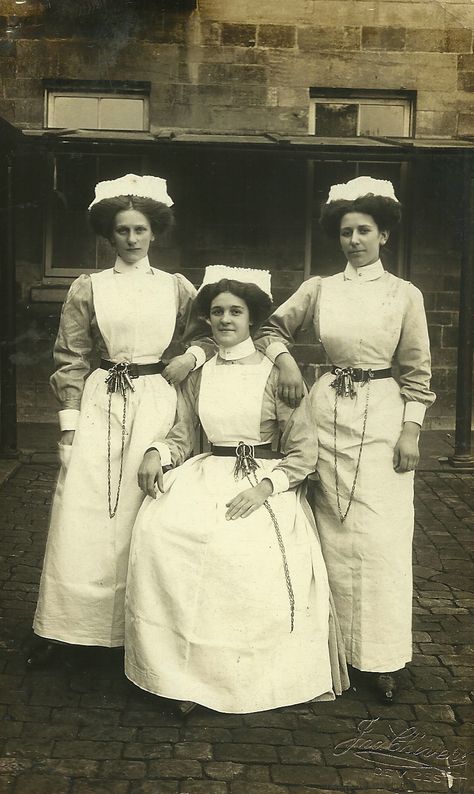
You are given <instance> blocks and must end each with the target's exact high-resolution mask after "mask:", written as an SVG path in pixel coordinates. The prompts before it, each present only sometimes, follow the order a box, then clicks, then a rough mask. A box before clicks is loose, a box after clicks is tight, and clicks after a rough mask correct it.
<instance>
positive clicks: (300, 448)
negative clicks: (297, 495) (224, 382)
mask: <svg viewBox="0 0 474 794" xmlns="http://www.w3.org/2000/svg"><path fill="white" fill-rule="evenodd" d="M273 388H274V401H275V413H276V418H277V421H278V425H279V427H280V430H281V431H282V436H281V441H280V448H281V451H282V452H283V458H282V459H281V460H280V462H279V463H278V465H277V466H276V467H275V468H274V469H273V471H272V473H271V474H270V475H267V474H265V477H266V478H267V479H269V480H270V481H271V482H272V485H273V493H281V492H282V491H287V490H288V489H289V488H295V487H296V486H297V485H299V484H300V483H301V482H303V480H304V479H305V478H306V477H307V476H308V474H311V473H312V472H314V470H315V468H316V462H317V459H318V435H317V429H316V422H315V420H314V415H315V410H314V399H315V398H314V393H315V391H314V387H313V389H312V390H311V392H310V393H309V394H307V395H306V396H305V397H303V399H302V401H301V403H300V404H299V406H298V408H295V409H292V408H289V407H288V406H287V405H286V404H285V403H284V402H283V400H281V399H280V398H279V397H278V393H277V381H276V380H275V382H274V384H273Z"/></svg>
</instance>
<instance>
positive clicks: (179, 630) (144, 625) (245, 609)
mask: <svg viewBox="0 0 474 794" xmlns="http://www.w3.org/2000/svg"><path fill="white" fill-rule="evenodd" d="M271 367H272V365H271V363H270V362H269V361H268V360H267V359H264V360H263V361H262V362H261V364H259V365H236V366H216V364H215V359H213V360H212V361H209V362H208V363H207V364H205V365H204V368H203V373H202V381H201V390H200V395H199V415H200V418H201V421H202V424H203V427H204V430H205V432H206V434H207V436H208V438H209V439H210V441H211V442H212V443H214V444H217V445H224V446H225V445H227V446H231V445H233V446H235V445H236V444H237V443H238V442H239V441H246V442H247V443H251V444H258V443H262V442H261V440H260V416H261V409H262V399H263V393H264V389H265V384H266V381H267V378H268V375H269V371H270V369H271ZM255 454H256V457H257V458H258V451H257V450H256V452H255ZM234 463H235V458H234V457H214V456H212V455H209V454H204V455H198V456H196V457H194V458H191V459H190V460H188V461H187V462H186V463H184V464H183V465H182V466H180V467H178V468H177V469H175V470H173V471H171V472H169V473H168V474H166V475H165V493H164V494H163V495H159V496H158V498H157V499H156V500H153V499H151V498H146V499H145V501H144V503H143V505H142V507H141V510H140V512H139V514H138V518H137V521H136V524H135V528H134V532H133V541H132V549H131V554H130V566H129V575H128V582H127V606H126V625H127V629H126V645H125V672H126V675H127V676H128V677H129V678H130V679H131V680H132V681H133V682H134V683H135V684H137V685H138V686H140V687H142V688H143V689H145V690H147V691H149V692H153V693H155V694H157V695H161V696H165V697H168V698H175V699H179V700H191V701H194V702H197V703H201V704H203V705H205V706H208V707H210V708H212V709H215V710H217V711H222V712H234V713H245V712H253V711H262V710H266V709H273V708H277V707H279V706H286V705H289V704H294V703H300V702H303V701H306V700H310V699H312V698H316V697H319V696H320V697H321V698H323V699H332V698H333V697H334V695H333V693H332V679H331V668H330V659H329V650H328V620H329V604H328V599H329V593H328V583H327V575H326V570H325V566H324V562H323V559H322V555H321V549H320V546H319V543H318V541H317V538H316V537H315V534H314V531H313V525H312V524H311V523H310V521H309V520H308V519H307V517H306V515H305V513H304V510H303V508H302V506H301V499H302V497H301V493H300V490H299V489H298V490H297V491H294V490H291V491H287V492H286V493H281V494H277V495H275V496H272V497H270V503H271V506H272V508H273V510H274V512H275V515H276V516H277V519H278V523H279V526H280V529H281V533H282V536H283V540H284V544H285V546H286V555H287V560H288V566H289V571H290V577H291V581H292V586H293V589H294V596H295V615H294V630H293V632H291V631H290V626H291V622H290V603H289V594H288V589H287V583H286V580H285V574H284V569H283V559H282V554H281V550H280V548H279V545H278V541H277V537H276V533H275V528H274V525H273V523H272V521H271V519H270V516H269V514H268V512H267V510H266V509H265V507H261V508H259V509H258V510H257V511H256V512H255V513H254V514H252V516H251V517H249V518H247V519H236V520H234V521H226V519H225V512H226V509H227V508H226V503H227V502H228V501H229V500H230V499H232V498H233V497H234V496H235V495H236V494H237V493H238V492H240V491H241V490H244V489H245V488H246V487H250V483H247V482H246V481H245V480H243V481H242V480H239V481H238V482H236V481H235V479H234V475H233V468H234ZM259 463H260V466H261V468H260V469H259V470H258V477H259V479H261V478H263V477H264V475H265V471H270V470H272V469H273V468H274V466H275V465H276V464H277V463H278V461H277V460H260V461H259Z"/></svg>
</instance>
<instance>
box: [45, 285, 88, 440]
mask: <svg viewBox="0 0 474 794" xmlns="http://www.w3.org/2000/svg"><path fill="white" fill-rule="evenodd" d="M92 312H93V300H92V284H91V279H90V276H87V275H82V276H79V278H77V279H76V280H75V281H74V282H73V283H72V284H71V287H70V289H69V292H68V294H67V296H66V300H65V301H64V304H63V307H62V309H61V319H60V322H59V330H58V335H57V337H56V342H55V344H54V348H53V359H54V363H55V365H56V370H55V372H54V373H53V375H51V378H50V383H51V387H52V389H53V392H54V394H55V396H56V398H57V399H58V401H59V403H60V405H61V410H60V411H59V424H60V427H61V430H75V428H76V424H77V419H78V417H79V410H80V406H81V397H82V392H83V390H84V382H85V379H86V378H87V376H88V374H89V372H90V368H91V363H90V355H91V351H92V346H93V343H92V335H91V318H92Z"/></svg>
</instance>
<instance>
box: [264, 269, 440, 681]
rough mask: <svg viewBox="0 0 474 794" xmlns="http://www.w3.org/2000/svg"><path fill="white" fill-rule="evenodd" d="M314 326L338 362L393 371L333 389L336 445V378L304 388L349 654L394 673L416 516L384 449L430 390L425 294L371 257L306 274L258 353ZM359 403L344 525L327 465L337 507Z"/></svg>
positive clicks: (405, 653)
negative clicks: (342, 393)
mask: <svg viewBox="0 0 474 794" xmlns="http://www.w3.org/2000/svg"><path fill="white" fill-rule="evenodd" d="M311 325H312V326H313V327H314V331H315V335H316V338H317V339H319V340H320V341H321V342H322V344H323V347H324V350H325V352H326V353H327V356H328V358H329V360H330V361H331V363H332V364H333V365H334V366H336V367H341V368H345V367H358V368H361V369H364V370H368V369H372V370H381V369H385V368H389V367H391V366H392V365H393V366H394V367H395V368H398V372H397V380H395V378H394V377H389V378H384V379H380V380H372V381H371V382H370V386H368V385H364V384H362V383H355V384H354V388H355V397H354V398H353V399H351V398H350V397H349V396H347V397H339V398H338V402H337V422H336V451H337V454H336V455H335V451H334V425H335V421H334V408H335V398H336V391H335V389H334V388H332V386H331V384H332V382H333V381H334V379H335V376H334V375H333V374H331V373H330V372H328V373H326V374H324V375H323V376H322V377H321V378H320V379H319V380H318V381H317V383H316V384H315V386H314V387H313V389H312V391H311V395H312V397H313V405H314V412H313V422H314V423H315V424H316V426H317V430H318V437H319V458H318V465H317V474H318V475H319V480H318V481H317V483H316V488H315V501H314V512H315V516H316V522H317V525H318V530H319V533H320V537H321V543H322V547H323V553H324V559H325V562H326V565H327V569H328V574H329V581H330V584H331V589H332V592H333V595H334V599H335V604H336V610H337V614H338V618H339V621H340V625H341V630H342V633H343V636H344V641H345V647H346V658H347V661H348V663H349V664H351V665H353V666H354V667H356V668H358V669H360V670H366V671H372V672H391V671H394V670H398V669H400V668H401V667H403V666H404V664H405V663H406V662H407V661H409V660H410V659H411V655H412V640H411V618H412V564H411V563H412V538H413V525H414V515H413V479H414V478H413V472H406V473H402V474H398V473H397V472H396V471H395V470H394V468H393V462H392V458H393V451H394V447H395V444H396V442H397V440H398V437H399V435H400V432H401V429H402V426H403V421H404V420H411V421H415V422H418V423H419V424H422V421H423V415H424V411H425V406H428V405H430V404H431V403H432V402H433V400H434V394H433V392H431V391H430V389H429V381H430V374H431V372H430V353H429V340H428V332H427V326H426V318H425V313H424V309H423V298H422V295H421V293H420V291H419V290H418V289H417V288H416V287H414V286H413V285H412V284H410V283H409V282H407V281H403V280H402V279H400V278H397V277H396V276H393V275H391V274H390V273H387V272H386V271H384V269H383V266H382V264H381V262H380V261H378V262H376V263H374V264H373V265H367V266H366V267H364V268H359V270H356V269H355V268H353V267H352V266H351V265H348V266H347V268H346V270H345V271H344V273H338V274H337V275H335V276H331V277H329V278H324V279H321V278H313V279H310V280H308V281H307V282H305V283H304V284H303V285H302V286H301V287H300V288H299V290H297V292H296V293H295V294H294V295H293V296H292V297H291V298H290V299H289V300H288V301H287V302H286V303H284V304H283V305H282V306H280V308H279V309H278V310H277V311H276V312H275V313H274V315H272V317H271V318H270V321H269V322H268V323H267V324H266V326H265V328H263V329H262V331H261V333H262V335H263V336H264V337H265V338H264V339H263V340H262V341H263V343H264V346H267V348H266V349H267V354H271V352H272V350H271V348H270V347H269V345H270V343H271V342H275V340H276V339H278V338H280V339H281V338H283V339H285V340H286V341H287V342H292V341H294V338H295V335H296V333H297V332H298V331H299V330H300V329H304V328H308V327H310V326H311ZM278 350H279V348H278V347H274V348H273V354H277V353H278ZM368 389H370V391H369V398H368V403H367V391H368ZM366 410H367V425H366V431H365V439H364V443H363V448H362V453H361V460H360V468H359V472H358V478H357V483H356V487H355V492H354V498H353V501H352V504H351V507H350V510H349V513H348V515H347V518H346V520H345V521H344V522H343V523H342V522H341V520H340V516H339V511H338V506H337V493H336V483H335V466H336V465H337V473H338V478H339V487H338V491H339V495H340V503H341V508H342V513H343V514H344V512H345V510H346V508H347V505H348V500H349V495H350V493H351V488H352V484H353V481H354V475H355V472H356V468H357V459H358V455H359V449H360V443H361V435H362V429H363V424H364V416H365V413H366ZM335 458H336V460H337V463H336V464H335Z"/></svg>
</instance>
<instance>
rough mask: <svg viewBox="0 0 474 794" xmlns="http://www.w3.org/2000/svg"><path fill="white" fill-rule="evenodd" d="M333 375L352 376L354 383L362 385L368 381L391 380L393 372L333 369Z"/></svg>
mask: <svg viewBox="0 0 474 794" xmlns="http://www.w3.org/2000/svg"><path fill="white" fill-rule="evenodd" d="M331 372H332V374H333V375H341V374H345V373H348V374H350V376H351V378H352V380H353V381H354V383H362V382H364V383H365V382H366V381H368V380H379V379H380V378H391V377H392V370H391V368H390V367H388V368H387V369H360V368H359V367H333V368H332V370H331Z"/></svg>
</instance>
